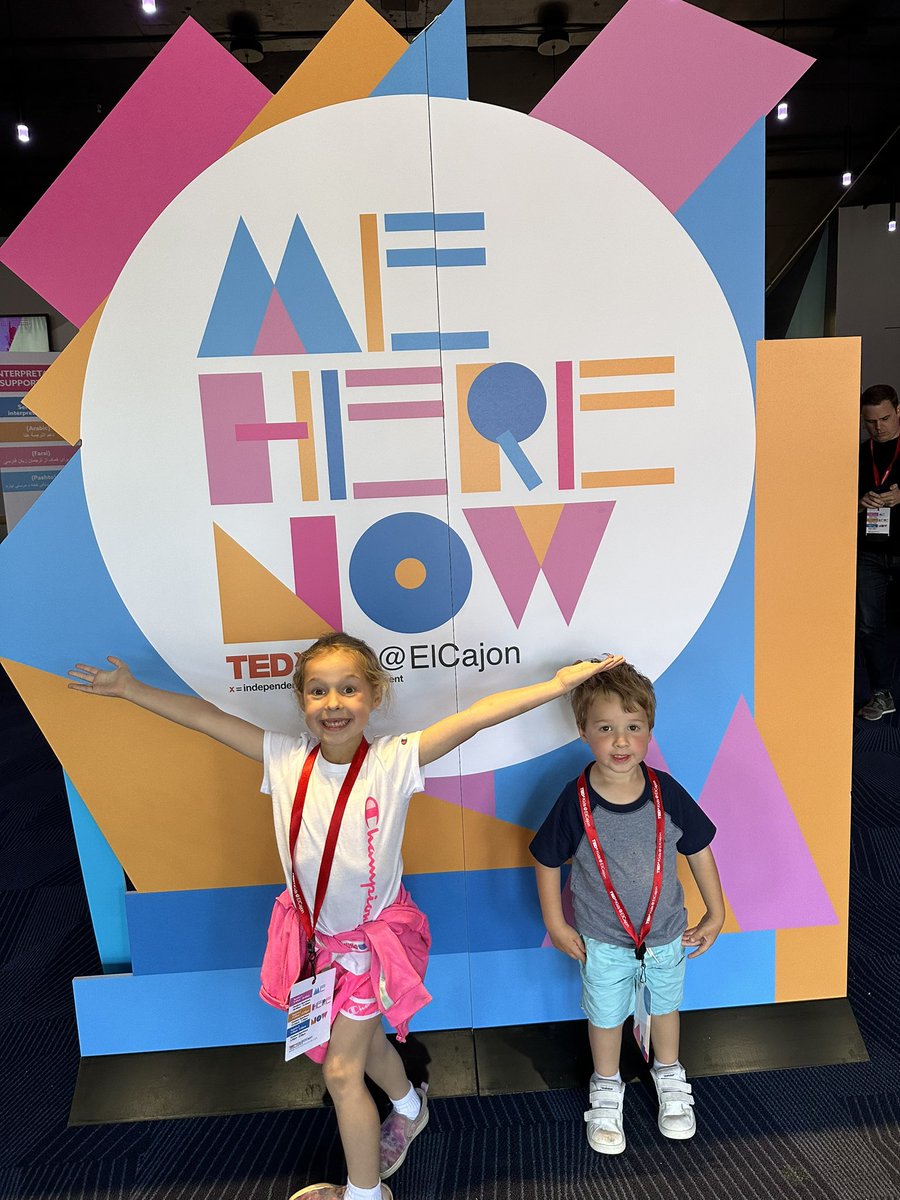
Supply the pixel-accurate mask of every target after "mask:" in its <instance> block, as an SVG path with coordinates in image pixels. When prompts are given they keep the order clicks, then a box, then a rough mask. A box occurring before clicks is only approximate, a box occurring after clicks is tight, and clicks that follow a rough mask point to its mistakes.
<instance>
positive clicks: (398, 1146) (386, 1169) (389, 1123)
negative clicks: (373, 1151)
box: [381, 1083, 428, 1179]
mask: <svg viewBox="0 0 900 1200" xmlns="http://www.w3.org/2000/svg"><path fill="white" fill-rule="evenodd" d="M416 1095H417V1096H418V1097H419V1115H418V1116H417V1117H416V1118H415V1120H410V1118H409V1117H404V1116H403V1115H402V1114H401V1113H398V1112H392V1113H391V1115H390V1116H389V1117H387V1119H386V1120H385V1122H384V1124H383V1125H382V1126H381V1178H382V1179H389V1178H390V1176H391V1175H393V1173H394V1172H395V1171H399V1169H400V1168H401V1167H402V1166H403V1163H404V1162H405V1160H406V1154H407V1151H408V1150H409V1147H410V1143H411V1142H412V1140H413V1138H416V1137H418V1136H419V1134H420V1133H421V1132H422V1130H423V1129H424V1128H425V1126H426V1125H427V1124H428V1084H427V1083H423V1084H422V1086H421V1087H417V1088H416Z"/></svg>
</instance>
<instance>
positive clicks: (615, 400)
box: [578, 391, 675, 412]
mask: <svg viewBox="0 0 900 1200" xmlns="http://www.w3.org/2000/svg"><path fill="white" fill-rule="evenodd" d="M578 405H579V407H580V409H581V411H582V412H604V411H612V410H614V409H619V408H673V407H674V406H675V393H674V392H673V391H662V392H592V393H591V394H589V395H584V396H582V397H581V398H580V399H579V401H578Z"/></svg>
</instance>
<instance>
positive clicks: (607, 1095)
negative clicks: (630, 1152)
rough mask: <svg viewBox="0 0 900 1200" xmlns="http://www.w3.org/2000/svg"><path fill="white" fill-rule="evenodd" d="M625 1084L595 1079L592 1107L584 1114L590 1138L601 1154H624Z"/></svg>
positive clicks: (592, 1089) (591, 1144) (592, 1091)
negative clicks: (623, 1108) (623, 1109)
mask: <svg viewBox="0 0 900 1200" xmlns="http://www.w3.org/2000/svg"><path fill="white" fill-rule="evenodd" d="M624 1102H625V1084H624V1083H620V1082H618V1081H616V1080H615V1079H592V1080H591V1107H590V1108H589V1109H588V1110H587V1112H586V1113H585V1114H584V1119H585V1121H586V1122H587V1140H588V1144H589V1145H590V1147H591V1149H592V1150H596V1151H597V1152H598V1154H621V1153H622V1151H623V1150H624V1149H625V1130H624V1129H623V1128H622V1105H623V1104H624Z"/></svg>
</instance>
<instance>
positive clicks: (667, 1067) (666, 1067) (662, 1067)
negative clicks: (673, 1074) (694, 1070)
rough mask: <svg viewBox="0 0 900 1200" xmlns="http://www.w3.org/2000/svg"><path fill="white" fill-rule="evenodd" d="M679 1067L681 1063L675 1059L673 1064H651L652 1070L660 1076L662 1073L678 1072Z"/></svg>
mask: <svg viewBox="0 0 900 1200" xmlns="http://www.w3.org/2000/svg"><path fill="white" fill-rule="evenodd" d="M680 1067H681V1063H680V1062H679V1061H678V1059H677V1058H676V1059H675V1061H674V1062H673V1063H661V1062H655V1063H654V1064H653V1070H654V1071H655V1072H656V1073H657V1074H660V1073H661V1072H662V1071H677V1070H679V1068H680Z"/></svg>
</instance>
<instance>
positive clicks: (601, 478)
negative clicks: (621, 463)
mask: <svg viewBox="0 0 900 1200" xmlns="http://www.w3.org/2000/svg"><path fill="white" fill-rule="evenodd" d="M674 482H675V468H674V467H659V468H650V469H648V470H639V471H583V472H582V475H581V486H582V487H583V488H608V487H647V486H648V485H655V484H660V483H674Z"/></svg>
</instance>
